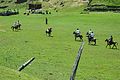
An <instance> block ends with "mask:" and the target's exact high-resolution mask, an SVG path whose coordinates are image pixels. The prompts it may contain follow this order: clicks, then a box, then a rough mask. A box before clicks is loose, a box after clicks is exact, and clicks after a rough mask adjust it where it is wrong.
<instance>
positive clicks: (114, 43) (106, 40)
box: [105, 39, 118, 49]
mask: <svg viewBox="0 0 120 80" xmlns="http://www.w3.org/2000/svg"><path fill="white" fill-rule="evenodd" d="M105 42H107V45H106V48H107V46H108V45H109V47H110V48H111V45H113V46H112V49H113V48H114V47H115V48H116V49H117V45H118V43H117V42H116V41H113V42H110V41H109V39H105Z"/></svg>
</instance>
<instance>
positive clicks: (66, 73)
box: [0, 9, 120, 80]
mask: <svg viewBox="0 0 120 80" xmlns="http://www.w3.org/2000/svg"><path fill="white" fill-rule="evenodd" d="M22 11H23V10H21V13H20V14H19V15H14V16H6V17H2V16H0V80H69V78H70V75H71V72H72V68H73V64H74V61H75V58H76V55H77V52H78V49H79V47H80V44H81V42H80V41H75V40H74V35H73V34H72V33H73V31H74V30H76V28H79V29H80V31H81V33H82V35H83V39H84V42H85V45H84V50H83V53H82V57H81V60H80V63H79V67H78V70H77V73H76V80H120V50H119V48H120V45H118V49H109V47H108V48H106V47H105V46H106V43H105V39H106V38H109V36H110V35H113V38H114V40H115V41H117V42H118V43H119V42H120V14H119V13H112V12H106V13H102V12H101V13H92V12H91V13H89V14H80V11H79V9H72V10H69V9H67V10H63V11H62V10H60V11H59V12H55V11H52V14H49V15H40V14H30V15H29V16H26V15H23V13H22ZM46 17H47V18H48V25H46V24H45V18H46ZM17 20H20V23H21V24H22V26H21V28H22V30H19V31H18V32H14V31H12V30H11V28H10V27H11V25H12V24H13V23H14V22H15V21H17ZM49 26H50V27H52V28H53V32H52V35H53V37H47V36H46V34H45V30H46V29H47V27H49ZM89 29H92V31H94V33H95V38H96V39H97V45H96V46H93V45H88V42H87V38H86V35H85V34H86V32H87V31H88V30H89ZM31 57H35V60H34V61H33V62H32V63H31V65H29V66H27V67H26V68H25V69H24V70H22V71H21V72H18V71H17V69H18V67H19V66H20V65H22V64H23V63H24V62H26V61H27V60H29V59H30V58H31Z"/></svg>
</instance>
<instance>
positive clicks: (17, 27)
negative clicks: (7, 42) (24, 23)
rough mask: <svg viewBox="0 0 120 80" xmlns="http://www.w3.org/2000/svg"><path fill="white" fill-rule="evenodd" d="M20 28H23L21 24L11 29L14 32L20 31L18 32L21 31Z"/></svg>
mask: <svg viewBox="0 0 120 80" xmlns="http://www.w3.org/2000/svg"><path fill="white" fill-rule="evenodd" d="M20 27H21V24H18V25H15V26H12V27H11V29H12V30H13V31H18V30H20Z"/></svg>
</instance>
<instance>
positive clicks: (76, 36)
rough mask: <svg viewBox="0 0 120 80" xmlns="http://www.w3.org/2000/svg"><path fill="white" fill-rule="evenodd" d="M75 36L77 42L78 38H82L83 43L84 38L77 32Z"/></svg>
mask: <svg viewBox="0 0 120 80" xmlns="http://www.w3.org/2000/svg"><path fill="white" fill-rule="evenodd" d="M73 34H74V36H75V40H76V39H77V38H80V40H81V41H83V36H82V35H79V34H77V33H76V32H75V31H74V32H73Z"/></svg>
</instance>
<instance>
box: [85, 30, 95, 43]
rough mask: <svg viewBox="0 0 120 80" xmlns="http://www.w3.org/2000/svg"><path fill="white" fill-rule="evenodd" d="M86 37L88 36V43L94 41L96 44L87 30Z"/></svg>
mask: <svg viewBox="0 0 120 80" xmlns="http://www.w3.org/2000/svg"><path fill="white" fill-rule="evenodd" d="M86 37H88V43H89V44H90V43H91V42H94V45H96V39H95V38H91V36H90V34H89V33H88V32H87V33H86Z"/></svg>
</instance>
